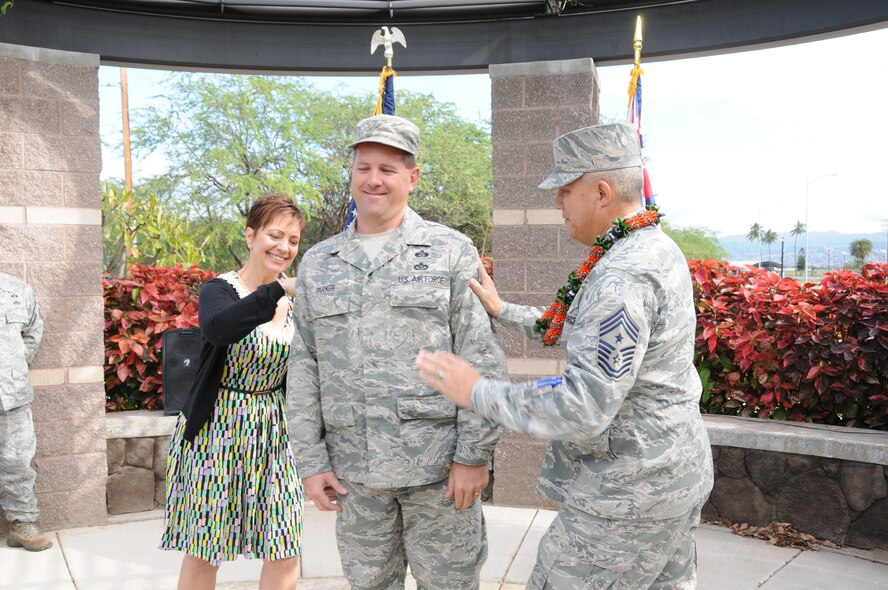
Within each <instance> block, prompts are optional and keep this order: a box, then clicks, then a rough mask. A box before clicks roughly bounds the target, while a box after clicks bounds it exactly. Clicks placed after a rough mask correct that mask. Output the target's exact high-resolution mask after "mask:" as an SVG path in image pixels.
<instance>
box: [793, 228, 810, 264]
mask: <svg viewBox="0 0 888 590" xmlns="http://www.w3.org/2000/svg"><path fill="white" fill-rule="evenodd" d="M807 230H808V228H807V227H806V226H805V224H804V223H802V222H801V221H796V224H795V227H793V228H792V229H791V230H789V235H791V236H792V237H793V240H792V251H793V252H795V253H796V266H798V265H799V236H800V235H802V234H803V233H805V232H806V231H807Z"/></svg>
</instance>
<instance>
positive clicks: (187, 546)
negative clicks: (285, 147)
mask: <svg viewBox="0 0 888 590" xmlns="http://www.w3.org/2000/svg"><path fill="white" fill-rule="evenodd" d="M304 228H305V217H304V216H303V214H302V212H301V211H300V210H299V208H298V207H297V206H296V204H295V203H294V202H293V199H292V198H291V197H289V196H287V195H280V194H268V195H263V196H262V197H261V198H260V199H259V200H257V201H256V203H254V204H253V206H252V207H251V208H250V211H249V213H248V214H247V229H246V232H245V235H246V241H247V248H248V249H249V252H250V253H249V256H248V258H247V262H246V264H244V266H243V267H242V268H241V269H240V270H238V271H236V272H234V271H232V272H228V273H225V274H223V275H220V276H219V277H217V278H215V279H213V280H211V281H208V282H207V283H206V284H204V286H203V287H201V290H200V312H199V317H200V329H201V336H202V346H201V355H200V365H199V367H198V370H197V375H196V377H195V380H194V384H193V386H192V388H191V392H190V395H189V398H188V401H187V402H186V403H185V407H184V409H183V411H182V415H180V416H179V421H178V424H177V426H176V431H175V432H174V433H173V437H172V439H171V442H170V455H169V460H168V462H167V486H166V493H167V495H166V513H165V518H164V533H163V539H162V540H161V545H160V546H161V549H174V550H178V551H182V552H183V553H184V554H185V555H184V556H183V559H182V568H181V571H180V572H179V584H178V588H179V590H202V589H205V588H207V589H211V588H215V585H216V572H217V571H218V569H219V564H220V563H221V562H223V561H231V560H234V559H236V558H237V556H238V555H243V556H244V557H246V558H253V559H262V560H264V563H263V565H262V573H261V576H260V578H259V588H260V589H261V590H272V589H275V590H277V589H287V590H292V589H294V588H296V581H297V578H298V575H299V547H300V537H301V529H302V485H301V482H300V481H299V476H298V474H297V472H296V464H295V462H294V460H293V457H292V455H291V453H290V445H289V440H288V436H287V422H286V418H285V416H284V409H285V391H284V388H285V384H286V371H287V355H288V354H289V348H290V341H291V340H292V337H293V332H294V326H293V320H292V315H293V313H292V312H293V298H292V297H293V292H294V287H295V280H294V279H293V278H284V277H283V273H284V271H286V270H287V269H288V268H289V267H290V265H292V264H293V261H294V260H295V259H296V254H297V252H298V251H299V240H300V238H301V237H302V231H303V230H304Z"/></svg>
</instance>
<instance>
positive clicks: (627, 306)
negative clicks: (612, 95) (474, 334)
mask: <svg viewBox="0 0 888 590" xmlns="http://www.w3.org/2000/svg"><path fill="white" fill-rule="evenodd" d="M554 152H555V170H554V171H553V173H552V174H551V175H550V176H549V177H548V178H546V179H545V180H544V181H543V183H542V184H541V185H540V188H558V194H557V197H556V200H555V206H556V208H557V209H559V210H561V211H562V212H563V217H564V220H565V224H566V226H567V230H568V233H569V234H570V236H571V238H572V239H574V240H576V241H578V242H580V243H582V244H585V245H587V246H592V245H593V243H594V242H595V240H596V238H597V237H598V236H603V238H604V239H608V238H610V239H612V240H613V242H612V246H611V247H610V249H609V250H607V251H606V252H605V254H604V256H603V257H602V258H601V259H600V260H599V261H598V262H597V263H596V265H595V266H594V267H593V269H592V271H591V272H590V273H589V275H588V277H587V278H586V280H585V282H583V284H582V286H581V287H580V289H579V291H578V293H577V294H576V296H575V299H574V300H573V302H572V304H571V305H570V307H569V309H568V312H567V318H566V321H565V324H564V332H563V333H562V335H561V339H560V344H561V345H562V346H563V347H564V348H565V352H566V367H565V371H564V373H563V374H562V375H560V376H555V377H549V378H546V379H541V380H539V381H536V382H527V383H515V384H511V383H508V382H505V381H495V380H491V379H486V378H482V377H480V376H479V375H478V373H477V371H474V370H473V369H472V367H471V366H470V365H468V363H466V362H465V361H463V360H461V359H459V358H457V357H454V356H452V355H447V354H446V353H435V354H434V355H432V354H425V353H423V354H420V356H419V357H418V358H417V365H418V366H419V368H420V376H421V378H422V379H423V380H424V381H425V382H427V383H429V384H431V385H433V386H435V387H436V388H438V389H439V390H440V391H442V393H444V394H445V395H446V396H447V397H448V398H449V399H451V400H452V401H454V402H455V403H457V405H459V406H460V407H463V408H472V409H473V410H474V411H475V412H477V413H478V414H479V415H481V416H484V417H485V418H488V419H489V420H492V421H494V422H497V423H499V424H501V425H503V426H505V427H507V428H511V429H513V430H517V431H520V432H524V433H526V434H529V435H531V436H536V437H541V438H548V439H551V440H552V442H551V444H550V446H549V450H548V453H547V456H546V459H545V462H544V464H543V469H542V474H541V479H540V485H539V488H538V491H539V492H540V493H541V494H542V495H544V496H546V497H548V498H552V499H553V500H557V501H559V502H561V509H560V510H559V512H558V516H557V517H556V519H555V521H554V522H553V523H552V526H551V528H550V529H549V530H548V532H547V533H546V535H545V536H544V537H543V539H542V541H541V543H540V547H539V553H538V557H537V563H536V566H535V567H534V570H533V573H532V575H531V578H530V581H529V583H528V585H527V588H529V589H547V590H568V589H570V590H573V589H577V590H579V589H585V588H632V589H637V588H662V589H666V588H670V589H673V588H694V587H695V586H696V550H695V542H694V534H695V530H696V528H697V526H698V525H699V522H700V510H701V508H702V506H703V504H704V502H705V500H706V498H707V497H708V495H709V492H710V490H711V489H712V477H713V473H712V456H711V452H710V447H709V440H708V437H707V435H706V430H705V429H704V426H703V421H702V419H701V416H700V410H699V406H698V402H699V397H700V391H701V385H700V380H699V378H698V376H697V372H696V370H695V368H694V365H693V363H692V360H693V353H694V331H695V325H696V319H695V314H694V305H693V298H692V290H691V280H690V276H689V273H688V267H687V263H686V262H685V260H684V257H683V256H682V253H681V251H680V250H679V249H678V247H677V246H676V245H675V243H674V242H673V241H672V240H671V239H669V237H667V236H666V235H665V234H664V233H663V232H662V230H661V229H660V228H659V227H657V226H656V225H649V226H647V227H642V228H640V229H637V230H635V231H632V232H630V233H629V235H628V236H626V237H621V232H619V231H617V230H616V229H615V228H616V226H615V225H612V223H611V222H612V221H613V220H615V219H616V218H625V217H628V216H630V215H633V214H634V213H638V212H639V211H638V207H639V202H640V195H641V188H642V182H643V178H642V170H641V153H640V150H639V147H638V141H637V139H636V135H635V131H634V129H633V128H632V127H631V126H629V125H626V124H616V125H600V126H593V127H587V128H584V129H579V130H577V131H574V132H572V133H568V134H566V135H563V136H561V137H559V138H558V139H556V140H555V142H554ZM482 279H483V280H482V284H478V283H473V284H472V289H473V290H474V291H475V292H476V293H477V294H478V296H479V298H481V300H482V302H483V303H484V306H485V308H486V309H487V310H488V312H489V313H490V314H491V315H492V316H494V317H498V318H499V320H500V321H503V322H506V323H509V324H512V325H516V326H521V327H524V328H526V329H527V332H528V334H529V335H530V336H531V337H535V338H539V335H538V334H534V332H533V330H532V327H533V326H534V324H535V322H536V321H537V319H538V318H540V315H541V313H542V310H541V309H535V308H530V307H525V306H519V305H512V304H509V303H506V302H503V301H502V300H500V298H499V296H498V295H497V293H496V288H495V287H494V285H493V282H492V281H491V280H490V279H489V277H487V278H484V276H482Z"/></svg>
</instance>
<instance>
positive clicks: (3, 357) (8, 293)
mask: <svg viewBox="0 0 888 590" xmlns="http://www.w3.org/2000/svg"><path fill="white" fill-rule="evenodd" d="M42 336H43V320H42V319H41V317H40V309H39V307H38V306H37V297H36V296H35V295H34V291H33V290H32V289H31V287H29V286H28V285H26V284H25V283H23V282H22V281H20V280H18V279H16V278H13V277H11V276H9V275H6V274H3V273H0V350H3V354H0V505H2V506H3V510H4V512H5V513H6V518H7V519H9V520H18V521H22V522H34V521H36V520H37V498H36V497H35V495H34V480H35V477H36V474H35V472H34V470H33V469H32V468H31V459H32V458H33V457H34V452H35V450H36V447H37V440H36V438H35V435H34V422H33V419H32V417H31V402H32V401H33V399H34V390H33V389H32V387H31V381H30V379H29V378H28V365H29V364H30V363H31V360H32V359H33V358H34V355H35V354H37V348H38V347H39V346H40V338H41V337H42Z"/></svg>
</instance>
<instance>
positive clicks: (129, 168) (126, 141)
mask: <svg viewBox="0 0 888 590" xmlns="http://www.w3.org/2000/svg"><path fill="white" fill-rule="evenodd" d="M120 110H121V112H122V114H123V185H124V186H125V187H126V190H128V191H130V192H132V190H133V160H132V157H131V155H130V128H129V87H128V85H127V81H126V68H120ZM127 206H128V208H129V209H130V210H132V197H127Z"/></svg>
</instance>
